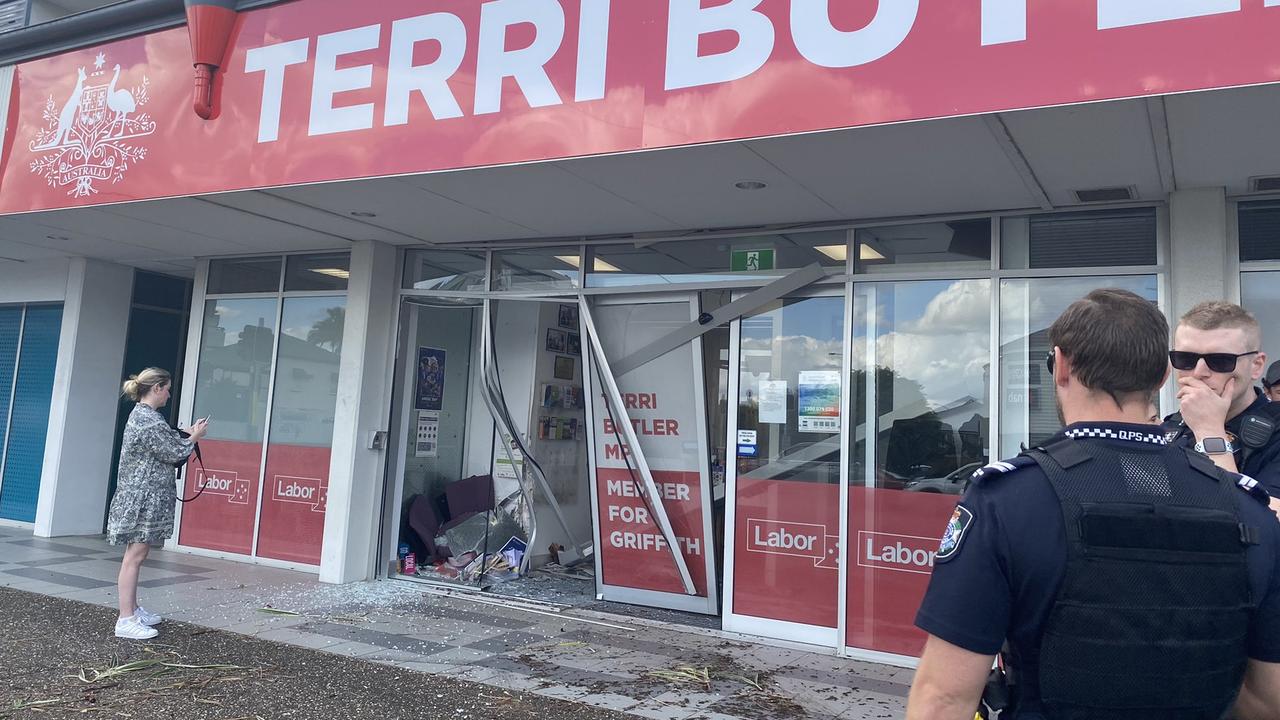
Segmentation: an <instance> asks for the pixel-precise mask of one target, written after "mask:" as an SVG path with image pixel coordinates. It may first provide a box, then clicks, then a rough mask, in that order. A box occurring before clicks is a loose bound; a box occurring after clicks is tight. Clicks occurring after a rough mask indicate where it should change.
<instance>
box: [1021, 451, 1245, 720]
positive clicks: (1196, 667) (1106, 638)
mask: <svg viewBox="0 0 1280 720" xmlns="http://www.w3.org/2000/svg"><path fill="white" fill-rule="evenodd" d="M1028 455H1030V456H1031V457H1032V458H1034V459H1035V460H1036V462H1037V463H1038V464H1039V465H1040V466H1041V468H1043V469H1044V472H1045V474H1046V475H1047V476H1048V477H1049V482H1050V484H1052V486H1053V489H1054V492H1055V494H1056V495H1057V497H1058V501H1059V503H1060V505H1061V507H1062V516H1063V521H1064V523H1065V527H1066V537H1067V568H1066V576H1065V578H1064V579H1063V583H1062V587H1061V589H1060V591H1059V593H1058V597H1057V600H1056V602H1055V604H1054V606H1053V609H1052V610H1051V611H1050V614H1049V619H1048V622H1047V623H1046V625H1045V628H1044V634H1043V636H1042V640H1041V646H1040V655H1039V668H1038V670H1039V672H1038V676H1039V677H1038V680H1039V695H1040V698H1039V699H1040V701H1041V703H1042V706H1043V712H1044V713H1045V714H1046V715H1047V716H1048V717H1050V718H1053V720H1084V719H1085V718H1088V719H1089V720H1120V719H1121V718H1124V720H1156V719H1157V718H1159V720H1219V718H1221V717H1222V716H1223V714H1224V713H1225V712H1226V711H1227V710H1228V709H1229V708H1230V707H1231V705H1232V703H1233V702H1234V700H1235V697H1236V693H1237V692H1238V690H1239V688H1240V684H1241V681H1242V680H1243V678H1244V672H1245V666H1246V663H1247V657H1248V655H1247V645H1246V642H1247V636H1248V630H1249V616H1250V611H1251V608H1252V607H1253V604H1254V601H1253V599H1252V598H1251V597H1250V595H1251V592H1250V586H1249V573H1248V567H1247V565H1246V562H1245V548H1246V546H1247V545H1249V544H1251V543H1256V542H1257V540H1256V531H1255V530H1253V529H1251V528H1248V527H1246V526H1245V525H1244V524H1243V523H1242V522H1241V520H1240V515H1239V512H1238V506H1237V504H1236V503H1237V502H1238V495H1237V493H1238V492H1239V491H1238V490H1237V489H1236V488H1235V483H1234V482H1233V480H1232V476H1230V475H1227V474H1225V473H1221V472H1219V471H1218V469H1217V468H1216V466H1214V465H1213V463H1212V462H1209V461H1208V460H1207V458H1204V456H1202V455H1199V454H1198V453H1194V452H1192V451H1188V450H1183V449H1176V448H1166V447H1161V446H1155V445H1153V446H1151V447H1144V446H1136V445H1135V446H1134V447H1133V448H1132V449H1126V450H1116V449H1113V448H1112V447H1111V446H1108V445H1105V444H1103V443H1100V442H1088V443H1086V442H1082V441H1077V440H1064V441H1061V442H1058V443H1054V444H1053V445H1050V446H1049V447H1046V448H1043V449H1037V450H1033V451H1030V452H1029V453H1028ZM1206 463H1207V466H1206Z"/></svg>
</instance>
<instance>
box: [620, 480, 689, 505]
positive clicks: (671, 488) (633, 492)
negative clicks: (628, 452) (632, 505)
mask: <svg viewBox="0 0 1280 720" xmlns="http://www.w3.org/2000/svg"><path fill="white" fill-rule="evenodd" d="M655 485H657V486H658V493H659V494H660V495H661V496H662V499H663V500H689V499H690V498H691V497H692V495H691V494H690V489H689V486H688V485H687V484H685V483H655ZM605 492H606V493H607V494H609V495H613V496H615V497H631V498H634V497H642V495H641V493H640V490H639V489H638V488H637V487H636V483H633V482H627V481H625V480H609V481H607V482H606V483H605Z"/></svg>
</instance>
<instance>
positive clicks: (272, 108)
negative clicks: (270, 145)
mask: <svg viewBox="0 0 1280 720" xmlns="http://www.w3.org/2000/svg"><path fill="white" fill-rule="evenodd" d="M310 50H311V41H310V40H308V39H306V38H303V39H301V40H290V41H289V42H282V43H276V44H275V45H267V46H265V47H259V48H252V49H250V50H249V51H248V52H246V53H245V56H244V71H245V72H247V73H253V72H260V73H262V74H263V76H262V111H261V113H260V114H259V115H258V142H260V143H265V142H275V141H276V140H277V139H279V137H280V104H281V102H283V100H284V69H285V68H287V67H289V66H290V65H300V64H302V63H304V62H306V61H307V53H308V52H310Z"/></svg>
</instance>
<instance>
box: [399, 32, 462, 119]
mask: <svg viewBox="0 0 1280 720" xmlns="http://www.w3.org/2000/svg"><path fill="white" fill-rule="evenodd" d="M428 40H433V41H435V42H437V43H439V44H440V55H439V56H438V57H437V58H436V59H435V60H433V61H431V62H429V63H427V64H426V65H414V64H413V51H414V49H415V48H416V47H417V46H418V43H422V42H426V41H428ZM466 52H467V26H466V25H464V24H463V23H462V20H460V19H459V18H458V16H457V15H453V14H450V13H431V14H430V15H420V16H418V17H412V18H406V19H404V20H397V21H395V22H394V23H392V24H391V55H390V58H389V60H388V62H387V105H386V110H385V111H384V112H383V120H382V123H383V124H384V125H387V126H391V125H404V124H405V123H407V122H409V100H410V99H411V98H412V97H413V94H414V93H415V92H417V93H421V94H422V99H423V100H426V102H427V107H428V108H430V110H431V116H432V117H434V118H435V119H437V120H446V119H449V118H457V117H462V107H461V106H459V105H458V99H457V98H456V97H454V95H453V91H452V90H450V89H449V82H448V81H449V78H450V77H452V76H453V74H454V73H455V72H457V71H458V68H460V67H462V58H463V56H464V55H466Z"/></svg>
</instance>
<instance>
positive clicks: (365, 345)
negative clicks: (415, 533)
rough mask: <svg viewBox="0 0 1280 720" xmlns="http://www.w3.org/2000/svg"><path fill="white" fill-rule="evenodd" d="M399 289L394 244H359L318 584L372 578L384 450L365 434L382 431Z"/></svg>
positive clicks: (345, 333)
mask: <svg viewBox="0 0 1280 720" xmlns="http://www.w3.org/2000/svg"><path fill="white" fill-rule="evenodd" d="M397 286H398V283H397V281H396V249H395V248H394V247H392V246H390V245H386V244H383V243H379V242H374V241H371V240H366V241H361V242H358V243H356V244H355V246H354V247H353V248H352V251H351V278H350V281H349V283H348V288H347V319H346V325H345V327H344V330H343V341H342V366H341V370H340V371H339V375H338V398H337V407H336V412H335V415H334V421H333V427H334V431H333V453H332V456H331V460H330V463H329V504H328V511H327V512H326V513H325V518H324V544H323V547H322V549H321V553H320V580H321V582H329V583H347V582H356V581H360V580H368V579H371V578H373V576H374V570H375V567H376V565H375V555H376V554H377V545H378V537H377V534H378V520H379V518H380V517H381V516H382V513H381V501H382V487H383V479H384V474H385V466H386V462H385V460H386V455H385V451H379V450H372V449H370V448H369V435H370V434H371V433H373V432H374V431H378V430H382V431H385V430H387V412H388V411H387V408H389V407H391V392H392V388H391V382H390V380H388V378H389V377H390V376H391V373H390V368H391V366H392V355H393V353H394V350H393V346H394V340H395V327H396V288H397Z"/></svg>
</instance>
